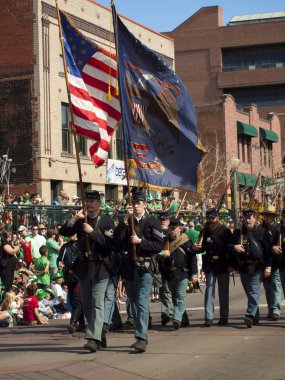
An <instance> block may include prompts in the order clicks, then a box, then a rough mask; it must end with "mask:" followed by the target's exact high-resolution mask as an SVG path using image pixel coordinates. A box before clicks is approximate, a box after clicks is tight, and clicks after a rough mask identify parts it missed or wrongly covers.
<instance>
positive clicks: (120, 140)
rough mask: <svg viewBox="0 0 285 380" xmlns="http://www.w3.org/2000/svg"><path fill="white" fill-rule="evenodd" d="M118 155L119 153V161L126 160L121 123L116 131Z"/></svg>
mask: <svg viewBox="0 0 285 380" xmlns="http://www.w3.org/2000/svg"><path fill="white" fill-rule="evenodd" d="M116 153H117V160H123V159H124V145H123V128H122V123H119V125H118V127H117V129H116Z"/></svg>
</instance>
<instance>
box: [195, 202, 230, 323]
mask: <svg viewBox="0 0 285 380" xmlns="http://www.w3.org/2000/svg"><path fill="white" fill-rule="evenodd" d="M230 238H231V231H230V230H229V228H227V227H226V226H225V225H223V224H222V223H221V222H220V220H219V214H218V211H217V210H216V209H214V208H212V209H209V210H207V211H206V223H205V225H204V227H203V230H202V231H201V234H200V238H199V241H198V243H196V244H194V246H193V249H195V250H198V251H199V252H204V251H206V253H205V255H203V256H202V259H203V265H202V270H203V272H204V273H205V276H206V291H205V299H204V307H205V323H204V326H205V327H210V326H212V325H213V320H214V307H215V287H216V281H217V282H218V292H219V303H220V319H219V322H218V324H219V325H222V326H223V325H227V324H228V317H229V281H230V278H229V267H230V262H229V258H228V250H227V248H228V243H229V242H230Z"/></svg>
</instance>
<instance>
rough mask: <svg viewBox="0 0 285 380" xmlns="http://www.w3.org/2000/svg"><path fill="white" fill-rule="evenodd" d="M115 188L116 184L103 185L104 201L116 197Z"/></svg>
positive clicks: (116, 187)
mask: <svg viewBox="0 0 285 380" xmlns="http://www.w3.org/2000/svg"><path fill="white" fill-rule="evenodd" d="M117 189H118V186H116V185H105V199H106V201H110V200H116V199H117Z"/></svg>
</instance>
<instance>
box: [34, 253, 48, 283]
mask: <svg viewBox="0 0 285 380" xmlns="http://www.w3.org/2000/svg"><path fill="white" fill-rule="evenodd" d="M47 262H48V259H47V257H44V256H41V257H40V258H39V259H37V261H36V264H35V269H36V270H38V271H39V272H42V271H43V270H45V267H46V265H47ZM37 283H38V284H44V285H49V284H50V275H49V271H48V272H47V273H44V274H40V275H39V276H38V279H37Z"/></svg>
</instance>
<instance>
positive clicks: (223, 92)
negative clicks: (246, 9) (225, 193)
mask: <svg viewBox="0 0 285 380" xmlns="http://www.w3.org/2000/svg"><path fill="white" fill-rule="evenodd" d="M167 35H169V36H171V37H172V38H174V41H175V68H176V72H177V74H178V75H179V76H180V78H181V79H182V81H183V82H184V83H185V84H186V86H187V88H188V90H189V92H190V93H191V96H192V99H193V102H194V104H195V106H196V109H197V115H198V128H199V133H200V134H201V137H202V141H203V143H204V144H205V145H206V146H208V147H210V146H213V144H215V143H216V141H218V143H219V146H220V153H221V155H222V157H223V159H224V161H225V172H227V174H228V176H227V178H228V177H229V171H230V157H231V156H232V155H234V156H236V157H238V158H239V159H240V165H239V168H238V170H239V171H240V172H241V173H245V174H246V176H247V179H248V181H249V180H250V178H252V182H254V177H250V176H258V174H259V172H260V170H261V176H262V177H263V180H264V179H265V178H267V177H270V178H273V179H275V178H276V177H278V176H280V175H282V174H281V160H282V158H283V164H284V163H285V161H284V153H285V13H284V12H278V13H272V14H263V15H250V16H241V17H233V18H232V20H231V21H230V23H229V24H228V25H227V26H223V21H222V9H221V8H220V7H218V6H213V7H205V8H201V9H200V10H199V11H198V12H196V13H195V14H194V15H192V16H191V17H190V18H188V19H187V20H186V21H184V22H183V23H182V24H180V25H179V26H178V27H177V28H175V29H174V30H173V31H171V32H169V33H167ZM228 95H231V96H230V97H229V96H228ZM278 119H279V120H278ZM246 125H248V126H246ZM251 127H253V129H252V128H251ZM267 131H269V132H267ZM270 131H271V132H273V134H271V133H270ZM212 150H213V149H212ZM211 157H212V158H210V159H209V162H215V161H216V160H215V157H214V156H213V153H211ZM239 181H240V186H241V188H240V190H241V192H242V190H243V186H244V185H245V182H246V179H245V176H242V175H240V176H239ZM224 185H225V184H224V183H223V185H220V188H219V189H220V190H219V191H222V189H223V187H224Z"/></svg>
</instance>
